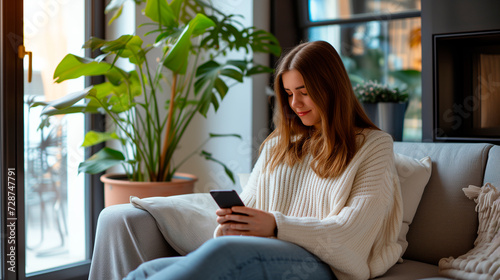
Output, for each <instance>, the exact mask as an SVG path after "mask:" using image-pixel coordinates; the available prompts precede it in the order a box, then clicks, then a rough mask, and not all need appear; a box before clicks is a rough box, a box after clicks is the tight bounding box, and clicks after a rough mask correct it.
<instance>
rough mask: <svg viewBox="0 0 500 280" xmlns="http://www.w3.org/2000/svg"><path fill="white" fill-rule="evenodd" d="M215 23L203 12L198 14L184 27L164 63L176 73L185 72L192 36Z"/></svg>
mask: <svg viewBox="0 0 500 280" xmlns="http://www.w3.org/2000/svg"><path fill="white" fill-rule="evenodd" d="M214 25H215V23H214V22H213V21H212V20H211V19H209V18H208V17H207V16H205V15H203V14H197V15H196V16H195V17H194V18H193V19H192V20H191V21H190V22H189V23H188V25H187V26H186V27H185V28H184V31H183V32H182V34H181V36H180V37H179V38H178V39H177V42H176V43H175V44H174V46H173V47H172V48H171V49H170V50H169V52H168V54H167V57H166V58H165V61H164V63H163V65H164V66H165V67H167V68H169V69H170V70H172V71H173V72H175V73H179V74H185V73H186V69H187V65H188V58H189V55H190V52H191V38H192V37H193V36H197V35H199V34H201V33H202V32H203V31H204V30H206V29H207V28H209V27H211V26H214Z"/></svg>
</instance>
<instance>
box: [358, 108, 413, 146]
mask: <svg viewBox="0 0 500 280" xmlns="http://www.w3.org/2000/svg"><path fill="white" fill-rule="evenodd" d="M362 105H363V109H364V110H365V113H366V114H367V115H368V117H369V118H370V119H371V120H372V122H373V123H374V124H375V125H376V126H378V127H379V128H380V129H382V130H383V131H385V132H387V133H389V134H390V135H392V137H393V138H394V141H402V140H403V128H404V119H405V113H406V108H408V102H404V103H396V102H379V103H372V104H369V103H362Z"/></svg>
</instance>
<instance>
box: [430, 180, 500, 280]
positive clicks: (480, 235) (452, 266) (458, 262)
mask: <svg viewBox="0 0 500 280" xmlns="http://www.w3.org/2000/svg"><path fill="white" fill-rule="evenodd" d="M463 191H464V192H465V195H466V196H467V197H468V198H469V199H474V202H476V204H477V205H476V212H477V213H478V218H479V227H478V230H477V238H476V240H475V241H474V248H472V249H471V250H470V251H469V252H467V253H466V254H464V255H462V256H459V257H458V258H453V257H449V258H443V259H441V260H440V261H439V273H440V274H441V275H443V276H447V277H451V278H454V279H495V280H498V279H500V191H498V190H497V189H496V188H495V187H494V186H493V185H491V184H490V183H487V184H485V185H484V186H483V187H481V188H479V187H476V186H472V185H471V186H469V187H468V188H464V189H463Z"/></svg>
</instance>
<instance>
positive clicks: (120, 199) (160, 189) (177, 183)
mask: <svg viewBox="0 0 500 280" xmlns="http://www.w3.org/2000/svg"><path fill="white" fill-rule="evenodd" d="M196 181H198V178H197V177H196V176H194V175H191V174H187V173H175V175H174V179H173V180H172V181H171V182H131V181H129V180H128V179H127V176H126V175H125V174H104V175H102V176H101V182H103V183H104V205H105V206H106V207H108V206H110V205H114V204H123V203H129V202H130V196H137V197H139V198H145V197H152V196H171V195H178V194H187V193H192V192H193V188H194V183H195V182H196Z"/></svg>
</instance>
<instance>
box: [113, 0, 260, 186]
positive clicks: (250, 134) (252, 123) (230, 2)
mask: <svg viewBox="0 0 500 280" xmlns="http://www.w3.org/2000/svg"><path fill="white" fill-rule="evenodd" d="M213 2H214V3H215V4H217V5H219V6H220V9H221V10H223V11H225V12H226V13H235V14H241V15H243V16H244V19H242V20H241V21H242V23H243V24H245V25H246V26H252V25H255V26H257V27H259V28H262V29H266V30H269V13H270V11H269V1H268V0H214V1H213ZM141 10H142V8H141V9H136V11H135V26H136V27H138V26H140V25H141V24H142V23H144V21H145V18H144V16H143V15H142V13H141ZM129 17H130V16H129V15H125V16H124V15H122V18H128V19H127V20H130V18H129ZM145 30H146V29H145V28H144V27H140V28H138V30H137V34H144V32H145ZM149 38H150V39H151V40H153V39H154V35H153V36H150V37H149ZM145 43H147V42H145ZM153 55H154V54H153ZM230 56H231V57H233V58H240V57H241V53H231V54H230ZM254 59H255V60H256V61H259V62H260V63H262V64H265V65H267V61H268V56H266V55H260V56H256V57H255V58H254ZM268 81H269V78H268V75H265V74H261V75H258V76H255V77H252V78H246V79H245V81H244V83H243V84H238V85H236V86H234V87H232V88H230V90H229V93H228V95H227V96H226V98H225V99H224V100H223V101H222V103H221V104H220V107H219V110H218V111H217V113H214V110H213V109H211V110H210V112H209V113H208V117H207V119H205V118H203V117H202V116H201V115H197V116H196V117H195V118H194V119H193V121H192V122H191V124H190V126H189V127H188V129H187V131H186V133H185V135H184V137H183V140H182V141H181V143H180V145H179V150H178V151H177V152H176V154H175V156H174V160H175V161H176V162H179V161H181V159H183V158H185V157H186V156H187V155H188V154H190V153H191V152H192V151H193V149H195V148H196V147H198V146H199V145H200V144H201V143H202V142H203V141H204V140H205V139H206V138H207V137H208V133H237V134H239V135H241V136H242V138H243V140H239V139H237V138H220V139H212V140H211V141H210V142H209V143H208V144H207V145H206V146H205V147H204V149H205V150H207V151H208V152H211V153H213V155H214V157H216V158H217V159H219V160H221V161H222V162H224V163H225V164H226V165H228V166H229V168H230V169H231V170H232V171H233V172H234V173H235V175H236V174H237V173H248V172H250V171H251V168H252V166H253V163H254V161H255V156H256V153H257V151H258V149H259V146H260V143H261V142H262V140H263V139H264V138H265V137H266V136H267V134H268V133H269V132H268V130H267V120H268V113H267V96H266V94H265V86H266V85H267V83H268ZM179 171H180V172H187V173H192V174H195V175H196V176H198V178H199V180H198V182H197V183H196V185H195V191H196V192H207V191H208V190H210V189H222V188H235V189H237V190H239V186H238V182H237V184H236V185H233V184H232V182H231V181H230V180H229V179H228V178H227V176H226V175H225V172H224V169H223V168H222V167H221V166H220V165H218V164H216V163H213V162H209V161H206V160H205V159H203V158H201V157H199V156H197V155H195V156H194V157H192V158H191V159H190V160H188V161H187V162H186V163H185V164H184V165H183V166H182V167H181V168H180V170H179Z"/></svg>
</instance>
